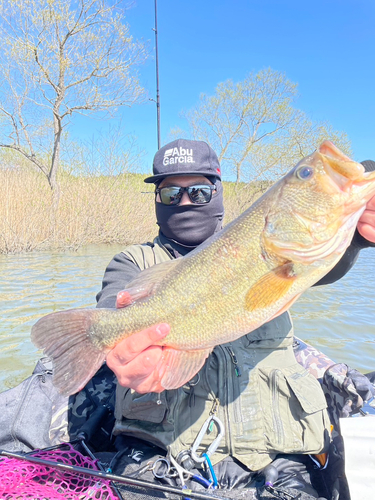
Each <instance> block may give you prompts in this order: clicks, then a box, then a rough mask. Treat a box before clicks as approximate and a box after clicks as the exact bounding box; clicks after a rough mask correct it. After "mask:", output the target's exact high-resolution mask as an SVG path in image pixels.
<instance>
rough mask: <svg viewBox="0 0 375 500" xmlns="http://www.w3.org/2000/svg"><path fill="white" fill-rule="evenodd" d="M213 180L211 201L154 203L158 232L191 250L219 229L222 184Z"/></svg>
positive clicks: (220, 224)
mask: <svg viewBox="0 0 375 500" xmlns="http://www.w3.org/2000/svg"><path fill="white" fill-rule="evenodd" d="M213 182H214V184H215V186H216V191H215V192H214V193H213V194H212V198H211V201H210V202H209V203H206V204H204V205H195V204H193V203H192V204H189V205H182V206H180V205H172V206H167V205H163V204H162V203H158V202H155V210H156V220H157V224H158V226H159V227H160V232H161V233H162V235H164V236H165V237H166V238H168V239H169V240H171V241H172V242H173V243H177V244H178V245H181V246H182V247H184V248H186V249H187V250H193V249H194V248H195V247H197V246H198V245H200V244H201V243H203V242H204V241H205V240H206V239H207V238H209V237H210V236H212V235H213V234H214V233H216V232H217V231H220V229H221V228H222V222H223V216H224V205H223V186H222V184H221V182H220V181H219V180H218V179H215V180H214V181H213ZM184 253H185V252H184Z"/></svg>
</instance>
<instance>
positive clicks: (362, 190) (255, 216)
mask: <svg viewBox="0 0 375 500" xmlns="http://www.w3.org/2000/svg"><path fill="white" fill-rule="evenodd" d="M374 181H375V173H374V172H372V173H371V174H366V173H365V172H364V168H363V166H362V165H360V164H359V163H356V162H354V161H352V160H351V159H350V158H348V157H347V156H346V155H344V154H343V153H342V152H341V151H340V150H338V149H337V148H336V147H335V146H334V145H333V144H332V143H331V142H329V141H326V142H324V143H323V144H322V145H321V146H320V147H319V149H318V150H317V151H315V152H314V153H313V154H311V155H310V156H308V157H306V158H304V159H303V160H301V161H300V162H299V163H298V164H297V165H296V166H295V167H294V168H293V169H292V170H291V171H290V172H289V173H288V174H287V175H286V176H285V177H283V178H282V179H281V180H279V181H278V182H277V183H276V184H274V185H273V186H272V187H271V188H270V189H269V190H268V191H267V192H266V193H265V194H264V195H263V196H262V197H261V198H259V199H258V200H257V201H256V202H255V203H254V204H253V205H252V206H251V207H250V208H249V209H248V210H246V211H245V212H244V213H243V214H241V215H240V216H239V217H238V218H237V219H236V220H234V221H233V222H231V223H230V224H228V225H227V226H226V227H225V228H224V229H223V230H222V231H220V232H219V233H217V234H215V235H214V236H212V237H211V238H209V239H208V240H207V241H206V242H204V243H203V244H202V245H200V246H199V247H197V248H196V249H195V250H193V251H192V252H190V253H189V254H188V255H187V256H185V257H182V258H179V259H176V260H171V261H169V262H166V263H163V264H159V265H156V266H153V267H151V268H149V269H146V270H145V271H142V272H141V273H140V274H139V276H138V277H137V278H136V279H135V280H134V281H133V282H132V283H130V284H129V286H128V291H129V293H130V294H131V296H132V297H133V303H132V304H131V305H129V306H128V307H126V308H124V309H120V310H115V309H74V310H68V311H63V312H58V313H53V314H50V315H48V316H45V317H43V318H41V319H40V320H39V321H38V322H37V323H36V324H35V325H34V326H33V328H32V333H31V335H32V341H33V342H34V344H35V345H36V346H37V347H40V348H44V351H45V353H46V354H47V355H48V356H49V357H51V358H52V359H53V363H54V378H53V381H54V384H55V386H56V387H57V388H58V389H59V391H60V392H62V393H64V394H73V393H75V392H77V391H78V390H80V389H81V388H82V387H83V386H84V385H85V384H86V382H87V381H88V380H89V379H90V378H91V377H92V376H93V375H94V373H95V372H96V371H97V370H98V368H99V367H100V366H101V364H102V363H103V361H104V360H105V357H106V354H107V353H108V352H109V351H110V350H111V349H113V347H114V346H115V345H116V344H117V343H118V342H119V341H120V340H122V339H124V338H126V337H128V336H129V335H132V334H133V333H135V332H138V331H140V330H143V329H145V328H147V327H149V326H151V325H154V324H156V323H168V324H169V325H170V326H171V331H170V333H169V334H168V336H167V337H166V338H165V339H163V340H162V341H160V342H159V344H158V345H163V346H165V347H164V350H163V357H162V361H161V363H160V365H159V370H160V376H161V384H162V386H163V387H164V388H165V389H174V388H178V387H181V386H182V385H183V384H184V383H186V382H187V381H188V380H190V379H191V378H192V377H193V376H194V375H195V374H196V373H197V372H198V371H199V369H200V368H201V367H202V365H203V364H204V362H205V359H206V358H207V356H208V355H209V354H210V352H211V351H212V349H213V348H214V346H216V345H218V344H223V343H226V342H230V341H233V340H235V339H237V338H239V337H241V336H243V335H245V334H247V333H249V332H251V331H252V330H255V329H256V328H258V327H259V326H261V325H262V324H263V323H265V322H267V321H269V320H271V319H272V318H274V317H276V316H278V315H279V314H281V313H282V312H284V311H285V310H287V309H288V308H289V307H290V306H291V304H292V303H293V302H294V301H295V300H296V299H297V298H298V297H299V296H300V295H301V293H302V292H303V291H305V290H306V289H307V288H309V287H310V286H312V285H313V284H314V283H316V282H317V281H319V280H320V279H321V278H322V277H323V276H324V275H325V274H326V273H327V272H329V271H330V270H331V269H332V268H333V267H334V266H335V264H336V263H337V262H338V261H339V260H340V258H341V256H342V255H343V253H344V252H345V250H346V248H347V247H348V245H349V244H350V242H351V240H352V237H353V233H354V231H355V228H356V225H357V221H358V219H359V217H360V216H361V214H362V212H363V211H364V209H365V206H366V203H367V201H368V200H369V199H370V198H371V197H372V196H373V195H374V194H375V182H374Z"/></svg>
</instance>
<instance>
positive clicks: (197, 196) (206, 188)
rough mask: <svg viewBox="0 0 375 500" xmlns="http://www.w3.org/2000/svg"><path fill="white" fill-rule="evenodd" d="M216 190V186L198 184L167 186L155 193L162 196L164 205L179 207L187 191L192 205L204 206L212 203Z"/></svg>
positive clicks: (156, 190)
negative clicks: (213, 193)
mask: <svg viewBox="0 0 375 500" xmlns="http://www.w3.org/2000/svg"><path fill="white" fill-rule="evenodd" d="M215 190H216V186H213V185H212V184H209V185H207V184H196V185H195V186H188V187H181V186H166V187H162V188H157V189H155V193H156V194H159V195H160V201H161V202H162V203H163V205H178V204H179V203H180V201H181V198H182V195H183V194H184V192H185V191H186V192H187V194H188V196H189V198H190V201H191V202H192V203H195V204H196V205H204V204H205V203H209V202H210V201H211V198H212V192H213V191H215Z"/></svg>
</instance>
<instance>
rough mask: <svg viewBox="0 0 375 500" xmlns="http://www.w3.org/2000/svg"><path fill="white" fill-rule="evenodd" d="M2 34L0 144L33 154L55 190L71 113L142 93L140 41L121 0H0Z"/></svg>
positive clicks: (104, 109)
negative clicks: (127, 17)
mask: <svg viewBox="0 0 375 500" xmlns="http://www.w3.org/2000/svg"><path fill="white" fill-rule="evenodd" d="M0 41H1V44H0V47H1V48H0V57H1V60H2V64H1V66H0V130H1V135H0V147H3V148H10V149H12V150H15V151H18V152H19V153H20V154H21V155H23V156H24V157H26V158H27V159H28V160H30V161H31V162H32V163H33V164H34V165H35V166H36V167H38V168H39V169H40V170H41V172H43V174H44V175H45V176H46V178H47V179H48V182H49V185H50V187H51V189H52V190H53V191H54V192H57V191H58V182H57V174H58V170H59V165H60V160H61V144H62V139H63V138H64V130H65V129H66V127H67V125H68V124H69V123H70V121H71V118H72V116H73V115H74V114H76V113H83V114H93V113H96V114H97V115H98V114H99V116H100V117H103V115H105V114H106V113H109V112H114V111H116V109H117V108H118V107H119V106H130V105H132V104H133V103H135V102H139V101H141V100H142V98H143V94H144V91H143V89H142V88H141V86H140V84H139V82H138V78H137V73H136V70H135V67H136V65H138V64H140V63H142V62H143V61H144V60H145V58H146V51H145V47H144V44H143V43H142V42H139V41H136V40H134V39H133V37H132V36H131V34H130V30H129V26H128V25H127V24H126V22H125V8H124V7H123V6H122V1H121V0H120V1H118V2H116V1H115V2H109V1H108V2H107V1H106V0H76V1H75V0H53V1H50V0H0Z"/></svg>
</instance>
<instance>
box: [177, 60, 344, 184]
mask: <svg viewBox="0 0 375 500" xmlns="http://www.w3.org/2000/svg"><path fill="white" fill-rule="evenodd" d="M297 97H298V95H297V85H296V84H294V83H292V82H291V81H289V80H288V79H287V78H286V77H285V75H284V74H283V73H280V72H277V71H274V70H272V69H270V68H268V69H265V70H262V71H259V72H258V73H256V74H254V73H251V74H250V75H249V76H248V77H247V78H245V80H244V81H242V82H239V83H233V82H232V81H231V80H228V81H226V82H223V83H219V85H218V86H217V87H216V90H215V94H214V95H212V96H207V95H204V94H202V95H201V96H200V100H199V103H198V104H197V105H196V106H195V107H194V108H193V109H191V110H189V111H186V112H183V113H182V116H184V117H185V118H186V120H187V122H188V126H189V131H188V134H189V135H190V136H192V137H194V138H195V139H199V140H205V141H206V142H208V143H209V144H210V145H211V146H212V147H213V148H214V150H215V151H216V152H217V154H218V156H219V159H220V161H221V163H222V166H223V170H224V171H226V172H232V174H234V176H235V179H236V182H237V183H239V182H240V181H246V182H250V181H267V180H269V179H271V178H275V177H277V176H279V175H280V174H282V173H284V172H285V171H286V170H287V169H289V168H290V167H291V166H292V165H293V164H294V163H295V162H296V161H297V160H299V159H301V158H302V157H303V156H305V155H306V154H308V153H310V152H311V151H312V150H313V149H314V148H315V147H316V146H317V145H318V144H319V142H320V141H321V140H323V139H328V138H329V139H331V140H333V141H334V142H335V143H336V144H338V145H339V146H340V147H342V148H343V149H344V150H345V151H347V152H349V151H350V143H349V140H348V138H347V136H346V134H345V133H340V132H335V131H333V130H332V127H331V126H330V125H329V124H327V123H315V124H314V123H313V122H312V121H311V120H310V119H309V118H308V117H307V116H306V114H305V113H303V112H302V111H300V110H298V109H297V108H295V106H294V103H295V101H296V100H297ZM181 133H182V131H181V130H178V131H176V130H174V131H172V135H173V136H175V135H177V134H178V135H180V134H181ZM259 185H267V183H263V184H262V183H260V184H259ZM253 192H254V185H253Z"/></svg>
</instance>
